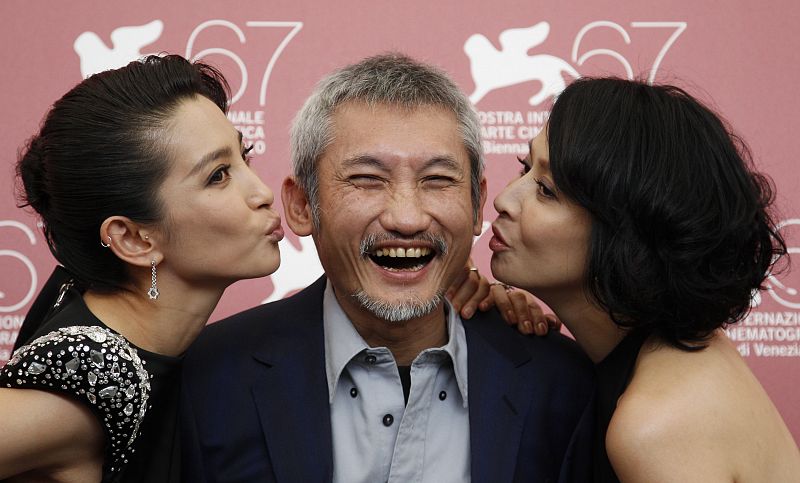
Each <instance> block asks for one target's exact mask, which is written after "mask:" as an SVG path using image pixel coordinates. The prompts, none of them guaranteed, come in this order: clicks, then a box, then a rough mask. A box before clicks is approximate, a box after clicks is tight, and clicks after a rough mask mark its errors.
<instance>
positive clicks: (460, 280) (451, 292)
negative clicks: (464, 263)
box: [444, 267, 470, 310]
mask: <svg viewBox="0 0 800 483" xmlns="http://www.w3.org/2000/svg"><path fill="white" fill-rule="evenodd" d="M469 273H470V272H469V268H468V267H464V268H463V269H462V270H460V271H459V272H458V275H456V278H455V280H453V283H452V284H450V286H449V287H448V288H447V291H446V292H445V293H444V296H445V297H447V299H448V300H449V301H450V303H451V304H452V305H453V308H454V309H456V310H459V309H460V308H461V306H458V307H457V306H456V304H455V301H454V299H455V296H456V293H457V292H458V290H459V289H460V288H461V286H462V285H463V284H464V281H466V280H467V279H468V278H469Z"/></svg>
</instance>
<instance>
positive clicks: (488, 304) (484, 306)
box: [478, 284, 494, 312]
mask: <svg viewBox="0 0 800 483" xmlns="http://www.w3.org/2000/svg"><path fill="white" fill-rule="evenodd" d="M492 307H494V296H493V295H492V285H491V284H489V286H488V287H487V288H486V297H484V298H483V300H481V301H480V303H479V304H478V309H480V311H481V312H486V311H487V310H489V309H491V308H492Z"/></svg>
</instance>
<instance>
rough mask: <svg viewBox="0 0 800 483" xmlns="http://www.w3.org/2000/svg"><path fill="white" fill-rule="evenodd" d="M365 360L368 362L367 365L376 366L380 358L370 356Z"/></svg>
mask: <svg viewBox="0 0 800 483" xmlns="http://www.w3.org/2000/svg"><path fill="white" fill-rule="evenodd" d="M364 360H365V361H367V364H375V362H377V361H378V358H377V357H375V356H373V355H372V354H370V355H368V356H367V357H366V358H365V359H364Z"/></svg>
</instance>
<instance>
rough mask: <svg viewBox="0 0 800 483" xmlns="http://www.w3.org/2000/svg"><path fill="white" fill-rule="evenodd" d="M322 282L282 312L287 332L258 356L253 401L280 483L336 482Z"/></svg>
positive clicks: (280, 316) (279, 313) (266, 343)
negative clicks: (323, 325)
mask: <svg viewBox="0 0 800 483" xmlns="http://www.w3.org/2000/svg"><path fill="white" fill-rule="evenodd" d="M324 288H325V278H324V277H323V278H320V279H319V280H317V282H315V283H314V284H312V285H311V286H310V287H309V288H307V289H305V290H304V291H303V292H302V293H300V294H298V295H297V296H296V297H294V298H293V299H292V300H291V301H284V305H283V306H282V307H279V308H277V310H276V314H275V316H276V318H277V320H275V321H265V323H279V324H281V325H283V326H286V328H287V330H284V331H282V332H280V335H278V334H279V333H278V331H275V332H273V333H274V334H275V335H276V336H275V337H274V338H272V339H271V340H268V341H264V344H263V345H262V347H261V348H260V350H259V351H258V352H257V353H255V354H253V357H254V359H255V361H256V362H255V364H256V365H257V366H258V367H257V368H256V371H260V374H259V377H258V380H257V382H256V383H255V384H254V385H253V387H252V394H253V399H254V401H255V404H256V407H257V408H258V414H259V418H260V421H261V427H262V430H263V432H264V439H265V441H266V446H267V448H268V451H269V456H270V459H271V461H272V465H273V469H274V472H275V477H276V479H277V481H287V482H288V481H308V482H317V481H331V479H332V475H333V452H332V449H331V441H332V438H331V421H330V405H329V403H328V390H327V388H328V385H327V380H326V375H325V344H324V336H323V328H322V295H323V291H324Z"/></svg>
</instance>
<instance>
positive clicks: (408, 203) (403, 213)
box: [380, 187, 431, 235]
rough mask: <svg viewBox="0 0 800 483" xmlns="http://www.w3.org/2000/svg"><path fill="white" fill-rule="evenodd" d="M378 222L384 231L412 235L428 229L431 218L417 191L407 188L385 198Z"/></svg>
mask: <svg viewBox="0 0 800 483" xmlns="http://www.w3.org/2000/svg"><path fill="white" fill-rule="evenodd" d="M380 221H381V225H382V226H383V228H384V229H386V230H389V231H394V232H397V233H400V234H403V235H413V234H415V233H420V232H424V231H426V230H428V229H429V228H430V224H431V216H430V213H429V212H428V209H427V207H426V206H425V204H424V203H423V202H422V198H421V197H420V196H419V194H418V192H417V189H415V188H411V187H408V188H403V189H398V190H394V191H393V192H392V193H391V195H390V196H388V197H387V199H386V206H385V208H384V210H383V213H382V215H381V218H380Z"/></svg>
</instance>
